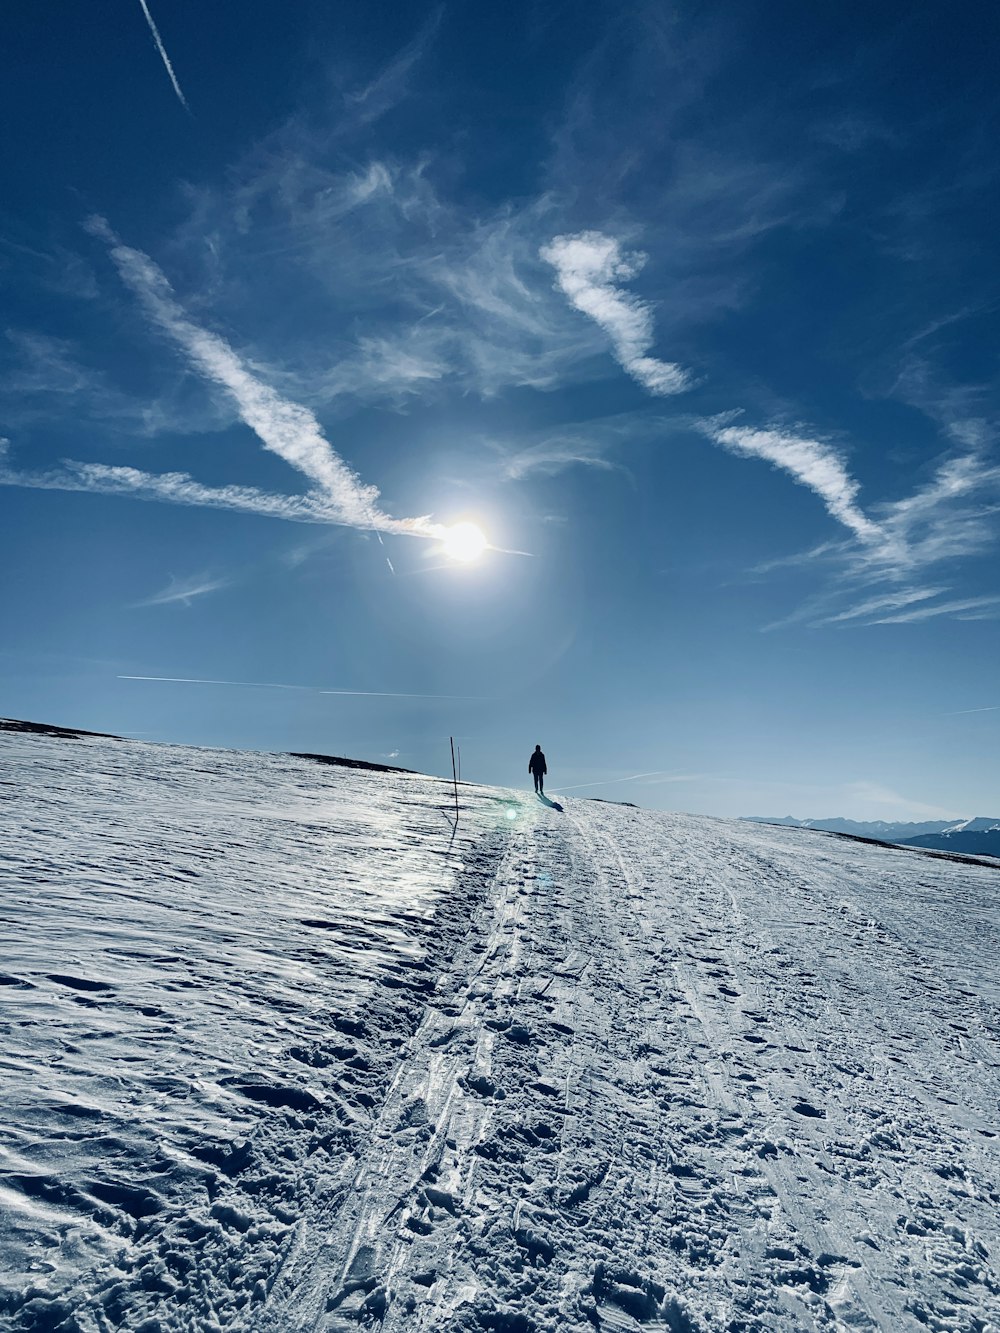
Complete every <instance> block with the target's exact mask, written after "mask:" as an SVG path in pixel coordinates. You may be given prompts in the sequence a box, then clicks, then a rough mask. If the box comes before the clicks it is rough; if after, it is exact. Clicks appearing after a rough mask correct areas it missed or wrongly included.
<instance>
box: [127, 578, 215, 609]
mask: <svg viewBox="0 0 1000 1333" xmlns="http://www.w3.org/2000/svg"><path fill="white" fill-rule="evenodd" d="M229 584H230V580H229V579H225V578H213V577H212V576H211V575H210V574H195V575H193V576H192V577H190V578H186V579H178V578H175V577H174V575H171V576H170V582H169V583H168V584H167V586H166V587H165V588H162V589H161V590H160V591H159V592H157V593H154V594H153V595H152V596H151V597H144V598H143V600H142V601H141V602H136V603H135V606H136V607H142V606H173V605H177V604H180V605H181V606H190V605H191V603H192V602H193V601H194V600H195V598H197V597H205V596H206V595H207V594H208V593H210V592H218V591H219V590H220V589H221V588H228V587H229Z"/></svg>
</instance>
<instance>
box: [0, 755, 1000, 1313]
mask: <svg viewBox="0 0 1000 1333" xmlns="http://www.w3.org/2000/svg"><path fill="white" fill-rule="evenodd" d="M0 744H7V745H10V744H16V747H18V758H19V760H20V761H21V763H22V764H23V765H24V769H23V770H22V772H21V773H20V774H19V778H18V789H17V791H15V792H14V793H13V794H12V795H9V796H8V797H7V801H6V802H5V804H7V805H8V807H13V813H14V817H15V825H16V824H17V821H18V819H20V836H19V837H16V838H15V839H14V840H13V841H11V840H10V839H6V840H5V843H4V851H3V852H2V853H0V855H2V856H3V857H4V858H5V860H6V865H5V866H4V869H5V871H7V872H12V875H11V880H12V882H13V884H14V885H15V886H16V892H15V893H14V894H13V895H12V897H11V899H10V900H9V903H8V906H9V907H10V906H11V905H12V910H5V913H4V920H3V923H2V924H0V930H2V931H3V938H2V940H0V944H2V945H3V947H4V952H5V957H6V958H7V959H8V960H9V964H8V965H7V966H8V970H9V977H8V978H7V981H8V986H9V989H8V990H7V994H8V995H11V994H13V995H14V996H15V997H16V999H17V1000H18V1001H19V1005H18V1006H16V1007H15V1008H14V1010H13V1011H12V1012H13V1014H14V1015H15V1019H16V1015H18V1014H20V1015H21V1017H20V1019H16V1021H15V1022H12V1023H11V1024H9V1025H8V1027H7V1030H6V1032H5V1038H4V1056H5V1059H4V1066H3V1078H4V1083H5V1086H4V1088H3V1091H4V1092H5V1094H7V1100H8V1103H10V1092H9V1090H10V1088H11V1087H14V1088H16V1087H18V1086H21V1087H22V1094H23V1093H27V1094H28V1095H22V1097H21V1100H17V1099H16V1096H15V1100H14V1102H13V1106H14V1115H13V1117H12V1123H11V1128H10V1129H9V1130H6V1131H4V1134H3V1140H2V1143H3V1148H4V1154H5V1155H4V1158H3V1160H2V1163H0V1166H2V1173H3V1176H4V1180H3V1181H2V1182H0V1183H2V1184H3V1186H4V1188H5V1191H6V1195H7V1201H8V1202H9V1203H11V1204H12V1208H11V1216H12V1217H13V1218H14V1223H13V1225H12V1226H11V1227H10V1228H9V1229H8V1232H7V1234H6V1235H4V1237H3V1240H4V1241H5V1242H6V1244H7V1246H8V1251H9V1252H10V1253H14V1254H15V1255H16V1256H17V1257H18V1258H19V1267H18V1272H17V1274H16V1275H15V1277H14V1279H13V1280H12V1281H11V1282H10V1285H9V1286H8V1293H9V1294H8V1297H7V1305H6V1308H7V1310H8V1314H9V1318H10V1320H11V1327H12V1328H17V1329H28V1328H38V1329H41V1328H47V1329H65V1330H67V1333H69V1330H83V1331H84V1333H91V1331H92V1330H101V1331H102V1333H104V1330H110V1329H112V1328H126V1329H134V1330H142V1333H154V1330H159V1331H160V1333H173V1330H185V1329H187V1330H201V1329H210V1328H211V1329H227V1330H228V1329H254V1330H256V1329H259V1330H266V1331H267V1333H283V1331H284V1330H297V1329H302V1330H305V1329H310V1330H343V1329H352V1328H353V1329H356V1328H358V1326H359V1324H360V1325H361V1326H370V1327H372V1328H381V1329H382V1330H384V1331H385V1333H393V1331H394V1330H401V1329H404V1328H411V1329H414V1330H419V1329H424V1330H431V1329H434V1330H452V1331H454V1333H485V1331H486V1330H493V1331H494V1333H536V1331H537V1333H541V1331H542V1330H557V1329H558V1330H563V1329H565V1330H583V1329H593V1328H598V1329H606V1330H620V1329H638V1328H640V1327H641V1326H643V1325H646V1326H649V1327H651V1328H656V1327H659V1328H664V1329H668V1330H673V1331H674V1333H694V1331H696V1330H701V1331H703V1333H772V1331H776V1333H785V1331H788V1333H791V1331H792V1330H814V1329H815V1330H830V1329H844V1330H847V1329H878V1330H884V1333H897V1331H901V1333H906V1331H907V1330H914V1331H915V1330H926V1329H931V1330H936V1331H937V1333H946V1331H947V1333H987V1330H996V1329H998V1328H1000V1323H998V1322H997V1318H996V1311H997V1309H998V1308H1000V1268H998V1252H1000V1229H998V1224H997V1215H998V1208H1000V1169H998V1146H1000V1138H998V1137H997V1135H998V1125H997V1120H998V1115H997V1108H998V1104H1000V1025H998V1021H997V1020H998V1012H997V1005H998V1003H1000V947H998V944H1000V931H998V921H1000V907H998V893H997V890H998V889H1000V872H998V871H997V870H995V869H993V868H990V867H987V866H979V865H976V864H973V863H964V864H963V863H958V862H954V861H947V860H942V859H940V858H937V857H934V856H928V855H924V854H921V853H917V852H909V851H895V850H891V849H887V848H882V847H875V846H870V845H866V844H863V843H858V842H853V841H850V840H845V839H840V838H836V837H833V836H830V835H823V834H816V833H812V832H804V831H801V830H797V829H784V828H780V829H779V828H771V827H764V826H759V825H750V824H742V823H735V822H730V821H722V820H711V819H704V818H694V817H689V816H677V815H662V814H655V813H650V812H647V811H639V810H633V809H627V808H624V807H616V806H609V805H605V804H598V803H593V802H585V801H573V802H567V803H566V810H565V813H557V812H555V811H553V810H551V809H549V808H547V807H545V806H544V805H542V804H541V803H540V802H537V801H535V800H534V799H533V798H531V797H529V796H527V795H521V794H514V793H510V792H501V791H496V790H490V789H486V788H465V789H463V793H462V806H463V808H462V816H461V819H460V821H459V824H458V827H457V828H454V827H453V826H452V825H450V824H449V822H448V820H447V815H446V807H447V796H446V793H445V788H444V787H442V786H441V784H438V783H435V782H434V780H433V779H425V778H421V777H416V776H414V777H405V776H392V777H388V776H386V775H374V774H366V773H354V772H350V771H344V770H337V769H321V768H319V767H318V766H315V765H310V764H308V763H306V762H304V761H296V760H290V759H288V758H283V757H280V756H264V755H231V754H225V753H224V752H212V751H190V750H189V751H183V750H176V749H169V748H167V747H153V746H139V745H124V744H118V748H117V749H116V748H115V747H116V743H115V742H109V741H96V740H95V741H87V742H82V741H76V742H55V741H51V740H47V739H46V740H42V739H38V738H30V739H29V738H23V739H21V738H18V740H17V741H16V743H15V742H12V741H4V739H3V738H0ZM71 755H72V759H75V760H77V761H78V765H79V766H78V769H77V771H76V772H75V773H74V772H70V771H68V765H69V763H70V762H71V758H70V756H71ZM81 756H82V760H81ZM24 771H27V772H28V773H29V775H33V777H34V781H32V780H30V779H29V781H28V783H27V785H26V787H25V785H24V779H23V772H24ZM105 781H106V782H108V784H109V785H110V786H113V788H114V791H115V793H116V796H115V799H113V800H108V801H106V802H104V803H103V808H102V810H101V811H100V813H98V808H97V807H98V805H100V804H101V799H100V795H99V793H100V790H101V785H102V782H105ZM164 784H165V785H166V787H167V789H168V790H167V791H166V792H163V795H162V797H160V796H154V795H153V793H155V792H158V791H161V790H162V787H163V785H164ZM123 789H124V791H125V793H126V795H127V798H128V818H127V819H126V820H124V821H122V822H121V823H120V824H119V825H117V826H116V824H115V811H116V810H119V811H120V810H121V809H122V807H121V805H120V804H119V803H118V794H120V793H121V792H122V791H123ZM0 790H2V791H5V792H8V791H9V790H10V789H9V788H0ZM181 795H183V797H184V802H183V805H182V806H179V805H178V799H179V797H181ZM29 811H30V814H29ZM56 812H58V814H59V817H60V822H59V824H58V825H57V824H56V822H55V819H54V815H55V814H56ZM8 813H10V810H8ZM109 820H110V821H111V825H110V831H109V824H108V821H109ZM70 831H72V832H71V833H70ZM108 839H110V842H108V841H107V840H108ZM116 841H121V843H122V845H123V848H125V849H127V852H123V859H122V860H121V861H119V860H116V859H115V857H114V854H113V847H114V845H115V843H116ZM220 841H221V842H222V843H223V844H224V846H223V847H222V848H221V849H220V850H219V852H218V856H217V859H214V860H213V859H211V858H209V862H210V864H209V865H207V866H206V865H204V864H202V867H201V869H202V872H203V873H205V874H206V877H207V879H208V882H207V883H205V884H204V885H202V886H201V887H200V888H192V887H191V886H192V884H193V883H194V881H193V880H184V881H182V882H184V883H185V885H186V889H185V896H184V898H183V900H182V902H178V901H177V900H176V889H172V890H171V892H170V894H168V896H167V901H168V902H169V904H170V907H169V910H167V907H166V906H165V903H164V901H162V900H161V896H160V895H162V886H163V884H164V883H165V882H167V878H166V877H167V876H169V875H174V876H177V875H178V872H179V871H181V870H183V869H184V868H185V867H187V869H188V871H190V870H191V868H192V866H196V865H198V864H199V863H198V859H197V858H198V857H204V856H206V855H207V849H208V848H209V847H210V846H211V845H212V843H213V842H216V843H218V842H220ZM63 842H65V843H66V845H65V846H63V847H62V849H61V852H60V855H59V856H58V857H56V856H55V855H54V853H55V850H56V848H58V847H60V844H61V843H63ZM192 857H193V858H195V859H194V860H193V861H192V860H191V858H192ZM137 861H138V865H137ZM0 865H4V862H0ZM5 879H6V875H5ZM171 882H172V883H174V884H176V882H177V881H176V879H175V880H174V881H171ZM60 886H61V887H60ZM57 888H58V889H59V893H58V898H57V901H56V903H55V904H53V903H51V901H50V899H51V895H52V894H53V891H54V890H55V889H57ZM126 890H127V892H128V895H129V896H128V898H127V899H123V898H122V893H123V892H125V891H126ZM188 894H190V896H188ZM158 904H159V905H158ZM19 912H20V913H21V915H19ZM47 913H52V914H54V917H55V919H50V918H49V916H48V915H47ZM32 928H33V930H34V935H33V936H32V934H31V929H32ZM202 932H206V933H207V935H208V939H209V942H210V945H211V947H208V948H206V947H203V945H202V943H201V940H202ZM214 932H218V938H216V936H215V934H214ZM134 936H139V937H141V939H142V942H143V949H142V950H140V949H139V940H138V939H137V938H133V937H134ZM314 941H320V943H318V944H317V943H314ZM72 942H75V943H74V957H73V959H72V966H70V965H69V963H67V961H66V960H65V959H57V957H56V953H57V951H58V950H59V949H60V948H62V949H63V950H65V949H66V948H67V947H68V946H69V945H70V943H72ZM234 946H235V947H237V952H236V954H235V957H234V956H233V954H232V952H231V950H232V949H233V947H234ZM244 950H245V951H246V952H243V951H244ZM109 957H115V958H117V959H119V962H120V966H121V968H122V971H121V973H120V974H119V975H115V974H114V973H112V972H109V970H108V966H107V963H108V958H109ZM212 957H214V964H213V963H212V962H211V961H210V960H211V958H212ZM164 958H169V959H172V960H173V961H171V962H161V963H159V964H158V965H159V966H160V968H161V971H160V974H159V976H157V974H156V969H155V968H154V967H153V966H152V965H151V963H150V961H149V960H150V959H157V960H162V959H164ZM143 959H145V960H146V961H145V962H143V961H142V960H143ZM192 960H198V967H197V968H196V967H194V966H193V963H192ZM199 968H200V973H199V970H198V969H199ZM131 969H138V971H137V972H136V973H135V974H134V975H133V976H132V981H133V983H134V984H131V985H130V984H128V983H129V980H130V970H131ZM181 975H191V976H198V975H200V984H201V985H203V987H204V988H205V989H204V994H201V993H196V995H195V996H193V997H187V998H188V1002H189V1003H190V1005H191V1007H190V1008H188V1009H186V1010H185V1009H184V1008H183V1007H181V1008H177V1009H174V1010H173V1011H172V1012H171V1019H170V1021H166V1019H165V1018H161V1019H160V1020H155V1021H154V1022H153V1026H152V1028H151V1029H150V1030H149V1031H148V1032H142V1033H141V1035H140V1030H139V1029H135V1028H134V1027H132V1026H130V1025H131V1024H132V1023H133V1021H134V1020H133V1017H132V1012H133V1009H134V1007H135V1005H136V1003H138V1002H139V1001H143V1002H145V1003H146V1004H147V1007H153V1006H154V1005H158V1006H160V1007H162V1008H163V1009H164V1010H167V1008H168V1004H176V1002H177V993H176V989H175V987H176V983H177V981H178V978H179V976H181ZM46 977H47V978H48V979H49V980H48V982H46V980H45V979H46ZM53 977H55V978H57V979H56V980H52V978H53ZM60 977H61V978H62V980H61V981H60V980H58V978H60ZM67 977H73V978H75V981H76V989H74V988H73V987H70V988H68V990H67V987H66V986H65V984H64V983H65V981H66V978H67ZM98 983H100V984H101V985H104V986H106V987H107V989H105V990H101V989H99V988H98ZM88 986H89V988H88ZM67 993H68V994H69V998H70V1000H72V1001H73V1003H72V1004H71V1003H69V1002H67V1000H66V999H65V996H66V995H67ZM76 999H83V1000H84V1001H86V1003H85V1004H84V1006H83V1007H82V1008H77V1006H76V1002H75V1001H76ZM199 1006H200V1007H199ZM248 1010H251V1011H252V1018H248V1016H247V1011H248ZM18 1022H20V1026H17V1023H18ZM254 1024H257V1025H259V1026H257V1027H255V1026H254ZM81 1025H82V1026H81ZM87 1025H89V1026H90V1027H91V1028H94V1029H96V1031H94V1032H93V1033H91V1034H90V1035H87V1034H86V1033H85V1032H84V1031H83V1030H82V1028H85V1027H87ZM29 1039H30V1040H34V1041H35V1042H36V1043H38V1042H39V1041H43V1042H44V1043H45V1045H43V1046H41V1047H38V1046H37V1045H36V1049H38V1056H37V1060H38V1064H37V1074H36V1075H35V1084H34V1086H33V1087H32V1088H30V1089H24V1088H23V1085H21V1084H18V1083H17V1081H16V1080H17V1079H18V1078H21V1079H23V1077H24V1075H25V1070H26V1068H27V1063H26V1062H27V1061H28V1060H29V1057H28V1055H27V1054H25V1053H23V1052H24V1050H25V1048H26V1046H27V1044H28V1042H29ZM137 1040H138V1041H141V1042H152V1043H154V1044H153V1046H152V1048H151V1049H146V1048H145V1047H144V1046H143V1045H137V1044H136V1042H137ZM72 1048H75V1050H74V1049H72ZM120 1048H121V1049H120ZM10 1051H13V1052H14V1055H13V1056H9V1055H8V1052H10ZM126 1052H128V1053H129V1054H130V1056H131V1059H132V1064H131V1065H129V1064H128V1063H127V1061H128V1058H129V1055H127V1054H126ZM18 1061H20V1063H18ZM164 1070H165V1071H166V1073H165V1074H164V1073H163V1071H164ZM248 1071H250V1072H248ZM171 1078H172V1079H173V1080H174V1085H171ZM182 1085H183V1086H182ZM78 1106H79V1107H82V1108H85V1111H78V1110H77V1109H72V1108H76V1107H78ZM109 1182H110V1183H109ZM143 1201H145V1202H143Z"/></svg>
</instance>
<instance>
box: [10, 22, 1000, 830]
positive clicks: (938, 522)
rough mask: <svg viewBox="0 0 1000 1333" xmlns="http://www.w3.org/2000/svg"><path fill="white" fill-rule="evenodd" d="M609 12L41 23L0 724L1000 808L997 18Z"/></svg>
mask: <svg viewBox="0 0 1000 1333" xmlns="http://www.w3.org/2000/svg"><path fill="white" fill-rule="evenodd" d="M619 11H620V7H617V6H611V5H606V4H587V3H584V4H580V5H574V6H572V7H570V6H566V5H561V4H560V5H557V4H550V5H544V4H538V3H533V2H520V0H513V2H512V3H509V4H505V5H503V6H500V5H479V6H448V5H441V6H438V7H432V6H427V5H421V4H408V3H405V2H400V0H393V3H391V4H390V3H368V4H365V5H361V4H355V3H347V4H342V5H337V6H331V5H329V4H326V3H320V2H319V0H300V2H299V3H297V4H295V5H277V4H273V3H267V2H265V0H244V3H242V4H240V5H238V6H237V5H235V4H233V3H229V2H228V0H220V3H218V4H213V5H208V6H206V5H198V4H195V3H193V0H149V3H148V5H143V4H142V2H141V0H113V2H112V0H99V2H98V3H95V4H93V5H88V6H85V7H70V6H66V7H61V8H60V10H59V12H58V15H57V16H55V15H54V14H53V11H52V10H51V9H48V8H47V7H45V6H18V7H17V8H16V10H15V11H14V12H12V13H11V14H9V15H8V16H7V22H6V32H5V42H4V51H3V54H2V55H0V68H2V71H3V77H2V79H0V105H2V112H3V120H4V124H5V126H6V128H7V135H6V143H5V152H6V163H5V170H4V192H3V198H2V201H0V291H2V305H3V319H2V321H0V617H2V619H0V623H2V625H3V628H4V633H3V636H2V639H0V714H4V715H8V716H15V717H25V718H31V719H35V720H41V721H51V722H57V723H63V724H68V725H72V726H80V727H85V728H90V729H95V730H104V731H114V732H120V733H125V734H129V735H135V736H139V737H142V738H144V739H151V740H166V741H181V742H186V743H193V744H203V745H224V746H242V747H256V748H266V749H282V750H314V751H324V752H328V753H342V754H348V755H355V756H361V757H366V758H372V759H386V760H388V762H395V763H398V764H400V765H402V766H405V767H412V768H419V769H424V770H427V771H432V772H435V771H436V772H443V771H445V769H446V768H447V767H448V766H449V764H450V761H449V759H448V736H449V735H454V736H455V737H456V738H457V740H458V742H459V744H460V745H461V749H462V759H463V772H464V775H466V776H468V777H469V778H470V779H474V780H479V781H484V782H498V783H511V784H524V783H525V782H526V781H527V780H528V779H527V773H526V765H527V758H528V754H529V752H530V750H531V749H532V747H533V746H534V744H535V743H536V742H541V744H542V745H543V748H544V749H545V750H546V752H547V754H548V756H549V764H550V779H549V780H550V785H551V786H552V788H553V789H556V790H557V789H567V790H570V791H571V792H572V793H574V794H579V795H591V794H592V795H601V796H606V797H608V798H613V799H622V800H632V801H636V802H637V803H639V804H642V805H646V806H652V807H660V808H670V809H685V810H690V811H696V812H705V813H714V814H786V813H791V814H795V815H798V816H800V817H808V816H816V817H818V816H824V815H825V816H829V815H843V816H847V817H854V818H884V819H893V820H895V819H905V818H913V819H920V818H932V817H937V816H939V815H940V816H950V815H972V814H998V813H1000V783H998V779H997V761H996V755H997V753H998V750H1000V743H998V742H1000V670H998V663H1000V580H998V578H997V567H998V565H997V546H998V537H1000V444H998V440H997V433H996V408H997V389H998V366H997V341H998V340H997V333H998V323H1000V321H998V302H1000V276H998V268H997V261H996V258H995V254H996V242H995V231H996V218H997V216H1000V180H998V174H1000V161H998V158H997V153H996V143H997V139H998V131H1000V126H998V110H1000V91H998V89H997V85H996V79H995V68H994V65H995V54H994V53H995V51H996V47H997V40H998V38H1000V14H998V12H997V11H996V10H995V9H994V8H992V7H989V6H979V7H975V8H971V7H966V8H965V9H959V10H957V11H950V12H948V13H947V14H945V13H944V11H943V10H942V9H941V7H940V6H938V5H930V4H921V3H917V4H913V3H906V4H903V3H886V4H883V5H879V6H876V7H874V9H873V8H872V7H870V6H862V5H860V4H854V3H848V4H843V5H838V6H834V7H826V8H817V7H815V6H813V7H809V6H805V7H804V6H801V5H793V4H791V3H785V0H768V2H767V3H764V2H763V0H760V2H759V3H747V4H736V3H711V4H698V5H695V4H690V3H678V4H675V5H667V4H648V5H646V4H642V3H640V4H636V5H630V6H628V7H626V9H625V11H624V12H619ZM463 522H471V523H475V524H476V525H478V526H479V527H480V528H481V529H482V531H483V532H484V533H485V535H486V537H487V538H488V540H489V542H490V545H491V549H489V550H487V551H486V552H485V553H484V554H483V555H482V556H481V557H480V558H479V559H476V560H471V561H469V562H465V563H463V562H460V561H456V560H454V559H453V558H451V556H450V555H449V551H448V549H447V545H446V538H447V534H448V531H449V529H451V528H452V527H453V526H454V525H455V524H457V523H463Z"/></svg>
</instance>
